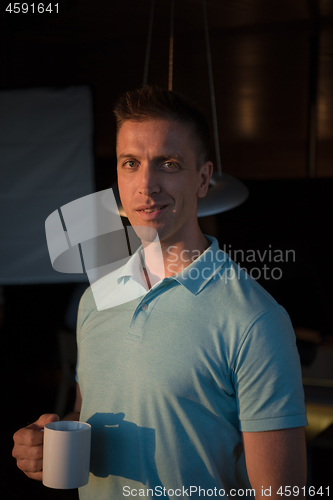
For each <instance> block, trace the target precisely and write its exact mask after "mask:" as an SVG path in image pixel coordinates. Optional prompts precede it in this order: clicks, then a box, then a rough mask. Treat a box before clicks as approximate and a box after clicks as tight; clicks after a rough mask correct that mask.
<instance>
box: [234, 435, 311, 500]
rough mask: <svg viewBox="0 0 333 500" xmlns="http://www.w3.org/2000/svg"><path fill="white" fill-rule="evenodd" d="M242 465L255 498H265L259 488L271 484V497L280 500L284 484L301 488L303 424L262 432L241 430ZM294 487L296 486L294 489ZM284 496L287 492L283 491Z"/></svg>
mask: <svg viewBox="0 0 333 500" xmlns="http://www.w3.org/2000/svg"><path fill="white" fill-rule="evenodd" d="M243 442H244V451H245V460H246V468H247V473H248V476H249V480H250V483H251V486H252V488H253V489H254V490H255V492H256V500H258V499H261V498H267V496H265V495H263V493H262V489H264V490H265V489H269V488H270V487H271V496H270V499H271V500H281V498H284V495H283V496H282V495H278V494H277V491H278V489H279V488H280V487H281V486H282V489H281V490H280V491H282V492H284V491H285V490H284V487H285V486H289V487H290V489H291V492H292V498H295V496H296V495H293V486H298V487H299V491H300V493H299V497H303V496H304V491H303V490H301V488H302V487H303V486H305V485H306V446H305V434H304V427H296V428H293V429H281V430H276V431H266V432H243ZM296 491H297V490H296ZM286 496H287V495H286Z"/></svg>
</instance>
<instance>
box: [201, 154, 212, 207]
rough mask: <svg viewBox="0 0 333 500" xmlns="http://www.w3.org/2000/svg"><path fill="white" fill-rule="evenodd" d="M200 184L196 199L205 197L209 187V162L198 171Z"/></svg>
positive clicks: (210, 173) (210, 166)
mask: <svg viewBox="0 0 333 500" xmlns="http://www.w3.org/2000/svg"><path fill="white" fill-rule="evenodd" d="M198 174H199V178H200V184H199V187H198V190H197V197H198V198H203V197H204V196H206V193H207V191H208V187H209V181H210V178H211V176H212V174H213V164H212V162H211V161H206V163H204V164H203V165H202V166H201V167H200V170H199V173H198Z"/></svg>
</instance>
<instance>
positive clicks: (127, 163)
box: [124, 160, 138, 169]
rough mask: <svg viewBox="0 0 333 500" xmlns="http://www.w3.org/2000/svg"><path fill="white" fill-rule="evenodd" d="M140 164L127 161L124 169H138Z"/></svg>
mask: <svg viewBox="0 0 333 500" xmlns="http://www.w3.org/2000/svg"><path fill="white" fill-rule="evenodd" d="M137 165H138V163H137V162H136V161H135V160H127V161H125V163H124V167H128V168H129V169H131V168H135V167H137Z"/></svg>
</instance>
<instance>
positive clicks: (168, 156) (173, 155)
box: [118, 153, 184, 161]
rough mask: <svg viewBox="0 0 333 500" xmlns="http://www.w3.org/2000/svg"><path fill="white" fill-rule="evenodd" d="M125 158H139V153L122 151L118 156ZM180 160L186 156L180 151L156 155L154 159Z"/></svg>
mask: <svg viewBox="0 0 333 500" xmlns="http://www.w3.org/2000/svg"><path fill="white" fill-rule="evenodd" d="M123 158H137V155H135V154H130V153H122V154H120V155H119V156H118V159H119V160H120V159H123ZM171 159H175V160H180V161H184V158H183V157H182V156H181V155H180V154H178V153H166V154H163V155H160V156H154V158H153V161H163V160H171Z"/></svg>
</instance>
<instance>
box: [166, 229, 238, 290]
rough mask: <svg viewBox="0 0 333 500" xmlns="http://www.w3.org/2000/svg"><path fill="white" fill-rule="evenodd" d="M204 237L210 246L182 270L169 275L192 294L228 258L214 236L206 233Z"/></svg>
mask: <svg viewBox="0 0 333 500" xmlns="http://www.w3.org/2000/svg"><path fill="white" fill-rule="evenodd" d="M205 237H206V238H207V240H208V241H209V242H210V243H211V244H210V246H209V247H208V248H207V249H206V250H205V251H204V252H203V253H202V254H201V255H200V256H199V257H198V258H197V259H196V260H194V261H193V262H192V263H191V264H190V265H189V266H187V267H185V269H183V271H181V272H180V273H178V274H176V275H174V276H171V278H173V279H174V280H176V281H178V283H180V284H181V285H183V286H184V287H185V288H187V289H188V290H189V291H190V292H191V293H193V295H197V294H198V293H199V292H200V291H201V290H202V289H203V288H204V286H205V285H206V284H207V283H208V282H209V281H210V280H211V279H212V278H213V277H214V276H215V274H216V273H217V272H218V271H219V270H220V269H221V268H222V267H223V266H224V264H225V263H226V262H227V261H228V258H229V257H228V255H227V254H226V253H225V252H223V251H222V250H220V248H219V244H218V241H217V239H216V238H213V236H207V235H206V234H205Z"/></svg>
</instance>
